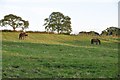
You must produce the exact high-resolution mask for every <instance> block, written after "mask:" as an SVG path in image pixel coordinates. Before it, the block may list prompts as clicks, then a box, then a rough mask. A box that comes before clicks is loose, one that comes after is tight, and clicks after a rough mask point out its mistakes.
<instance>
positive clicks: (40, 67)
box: [2, 32, 120, 78]
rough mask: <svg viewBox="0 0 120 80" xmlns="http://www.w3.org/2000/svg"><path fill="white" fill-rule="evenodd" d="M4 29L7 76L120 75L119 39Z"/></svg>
mask: <svg viewBox="0 0 120 80" xmlns="http://www.w3.org/2000/svg"><path fill="white" fill-rule="evenodd" d="M18 34H19V33H18V32H2V62H3V63H2V67H3V68H2V69H3V70H2V77H3V78H114V77H117V75H118V40H119V39H120V38H117V37H112V36H102V37H99V39H100V40H101V45H91V44H90V39H91V38H93V36H70V35H57V34H39V33H28V36H27V37H26V38H25V40H19V39H18Z"/></svg>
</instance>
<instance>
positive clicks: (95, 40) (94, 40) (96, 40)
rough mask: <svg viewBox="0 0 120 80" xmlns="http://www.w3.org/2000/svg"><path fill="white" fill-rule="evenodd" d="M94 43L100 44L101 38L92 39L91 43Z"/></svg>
mask: <svg viewBox="0 0 120 80" xmlns="http://www.w3.org/2000/svg"><path fill="white" fill-rule="evenodd" d="M94 43H96V45H97V44H99V45H100V44H101V42H100V40H99V39H91V44H94Z"/></svg>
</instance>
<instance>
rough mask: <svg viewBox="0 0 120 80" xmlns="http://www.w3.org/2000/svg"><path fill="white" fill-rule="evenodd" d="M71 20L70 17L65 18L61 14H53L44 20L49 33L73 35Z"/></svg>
mask: <svg viewBox="0 0 120 80" xmlns="http://www.w3.org/2000/svg"><path fill="white" fill-rule="evenodd" d="M70 20H71V18H70V17H69V16H64V15H63V14H62V13H60V12H52V13H51V14H50V16H49V18H46V19H44V21H45V24H44V26H45V29H46V30H47V31H48V32H54V31H57V33H58V34H59V33H71V31H72V28H71V21H70Z"/></svg>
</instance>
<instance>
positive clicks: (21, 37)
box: [19, 32, 28, 39]
mask: <svg viewBox="0 0 120 80" xmlns="http://www.w3.org/2000/svg"><path fill="white" fill-rule="evenodd" d="M26 36H28V34H26V33H25V32H21V33H20V34H19V39H24V38H25V37H26Z"/></svg>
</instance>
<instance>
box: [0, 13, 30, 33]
mask: <svg viewBox="0 0 120 80" xmlns="http://www.w3.org/2000/svg"><path fill="white" fill-rule="evenodd" d="M0 26H11V27H12V28H13V30H14V31H15V29H16V28H22V30H24V29H25V28H28V26H29V22H28V21H25V20H23V19H22V18H21V17H19V16H16V15H13V14H9V15H6V16H4V19H1V20H0Z"/></svg>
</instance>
